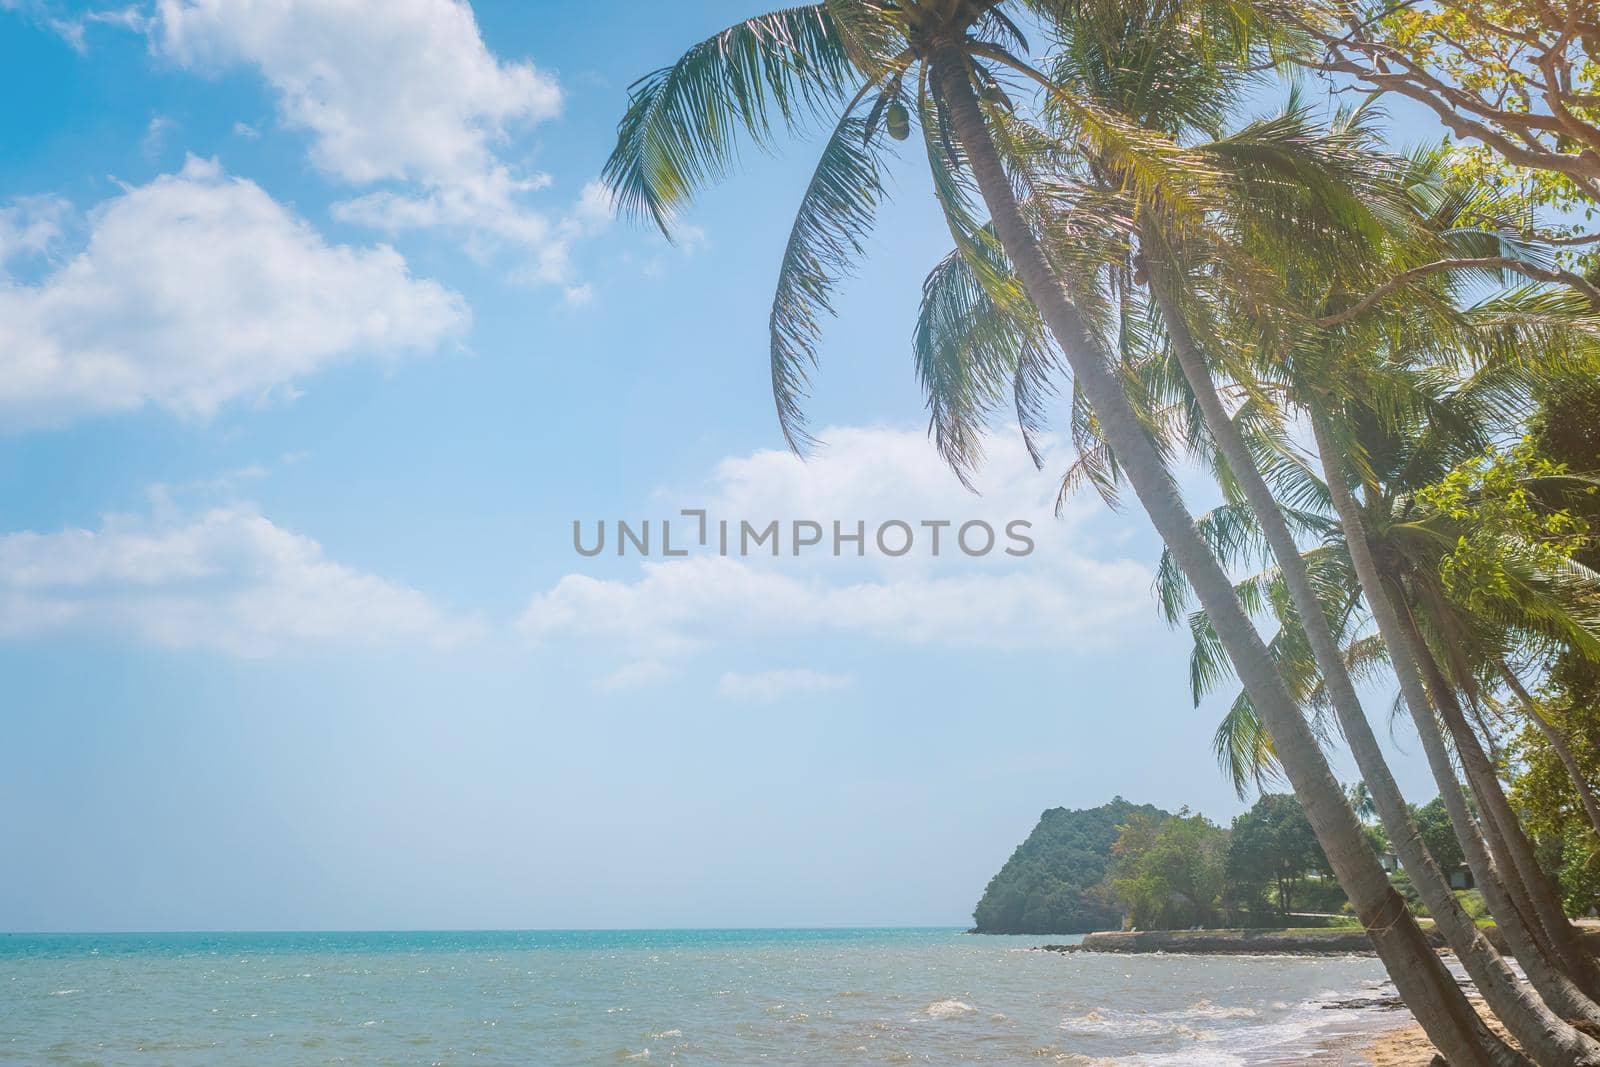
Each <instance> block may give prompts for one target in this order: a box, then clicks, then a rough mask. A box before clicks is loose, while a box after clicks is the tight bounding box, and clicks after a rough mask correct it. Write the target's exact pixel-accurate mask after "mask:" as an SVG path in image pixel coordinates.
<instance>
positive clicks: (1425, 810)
mask: <svg viewBox="0 0 1600 1067" xmlns="http://www.w3.org/2000/svg"><path fill="white" fill-rule="evenodd" d="M1412 814H1413V816H1414V817H1415V818H1416V820H1417V830H1418V832H1420V833H1421V834H1422V843H1423V844H1424V845H1427V846H1428V851H1429V852H1430V853H1432V854H1433V858H1434V860H1435V862H1437V863H1438V864H1439V868H1440V869H1441V870H1443V871H1444V872H1445V873H1446V874H1448V873H1449V872H1450V871H1453V870H1455V869H1456V868H1457V867H1459V866H1461V864H1462V863H1463V862H1464V857H1463V855H1462V853H1461V842H1460V841H1458V840H1456V832H1455V828H1454V827H1452V826H1451V825H1450V813H1449V811H1447V810H1446V809H1445V806H1444V800H1443V798H1441V797H1434V798H1433V799H1432V800H1430V801H1429V802H1428V803H1426V804H1424V805H1423V806H1422V807H1420V808H1413V809H1412Z"/></svg>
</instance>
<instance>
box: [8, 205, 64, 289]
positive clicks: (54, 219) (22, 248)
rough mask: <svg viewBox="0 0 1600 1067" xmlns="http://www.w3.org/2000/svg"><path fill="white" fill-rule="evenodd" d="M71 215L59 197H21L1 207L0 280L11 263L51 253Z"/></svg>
mask: <svg viewBox="0 0 1600 1067" xmlns="http://www.w3.org/2000/svg"><path fill="white" fill-rule="evenodd" d="M71 214H72V205H71V204H70V203H68V202H67V201H66V200H64V199H62V198H61V197H58V196H23V197H18V198H17V199H15V200H13V201H12V202H11V203H10V204H8V205H6V206H4V207H0V281H3V280H4V278H5V271H6V264H8V263H9V262H11V261H12V260H14V259H21V258H25V257H28V256H37V255H41V254H43V253H45V252H48V251H50V249H51V248H53V247H54V246H55V245H56V244H57V243H58V242H59V241H60V240H61V237H62V232H63V227H64V226H65V224H66V221H67V219H68V218H69V217H70V216H71Z"/></svg>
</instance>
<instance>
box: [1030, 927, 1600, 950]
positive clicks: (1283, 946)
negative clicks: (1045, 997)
mask: <svg viewBox="0 0 1600 1067" xmlns="http://www.w3.org/2000/svg"><path fill="white" fill-rule="evenodd" d="M1483 932H1484V934H1485V935H1487V936H1488V938H1489V940H1490V941H1491V942H1492V943H1493V944H1494V945H1495V947H1496V948H1498V949H1500V951H1502V952H1505V951H1506V949H1505V947H1504V943H1503V942H1502V940H1501V938H1500V932H1499V931H1498V930H1496V929H1495V928H1494V927H1492V926H1491V927H1486V928H1484V931H1483ZM1425 933H1426V934H1427V937H1428V940H1429V941H1430V942H1431V943H1432V944H1433V945H1434V947H1436V948H1439V949H1444V948H1446V945H1445V941H1444V937H1443V935H1441V934H1440V933H1439V931H1437V930H1435V929H1432V928H1431V927H1430V928H1428V929H1426V930H1425ZM1583 939H1584V943H1585V944H1586V945H1588V946H1589V949H1590V951H1593V952H1596V953H1597V954H1600V931H1597V930H1595V929H1593V928H1590V929H1585V930H1584V931H1583ZM1044 947H1045V948H1046V949H1047V950H1050V951H1056V952H1120V953H1147V952H1173V953H1188V954H1193V955H1224V956H1250V955H1272V956H1343V955H1349V954H1350V953H1370V952H1372V942H1370V941H1368V940H1367V935H1366V934H1364V933H1363V932H1361V931H1360V930H1294V931H1289V930H1132V931H1121V930H1117V931H1104V932H1101V933H1095V934H1085V935H1084V938H1083V942H1082V944H1079V945H1045V946H1044Z"/></svg>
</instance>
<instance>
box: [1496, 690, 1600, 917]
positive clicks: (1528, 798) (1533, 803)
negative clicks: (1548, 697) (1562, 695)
mask: <svg viewBox="0 0 1600 1067" xmlns="http://www.w3.org/2000/svg"><path fill="white" fill-rule="evenodd" d="M1544 714H1545V717H1546V718H1547V719H1548V720H1549V721H1550V724H1551V725H1552V726H1553V727H1554V728H1555V729H1556V730H1558V731H1560V732H1561V734H1562V735H1563V736H1565V737H1566V738H1568V739H1569V746H1570V747H1571V749H1572V754H1573V756H1574V757H1575V758H1576V759H1577V760H1578V763H1579V765H1580V767H1581V768H1582V769H1583V771H1584V773H1585V774H1586V775H1587V777H1588V778H1589V780H1590V781H1594V780H1597V779H1600V708H1596V707H1595V705H1593V704H1584V705H1580V706H1578V707H1577V708H1563V707H1560V706H1555V705H1546V706H1545V708H1544ZM1508 747H1509V756H1510V758H1511V761H1512V766H1513V767H1514V768H1515V772H1514V774H1513V775H1512V779H1511V792H1510V799H1511V802H1512V804H1513V805H1515V807H1516V809H1517V812H1518V814H1519V815H1520V816H1521V817H1522V820H1523V824H1524V825H1525V826H1526V827H1527V829H1528V834H1529V836H1530V837H1532V838H1533V840H1534V842H1535V845H1536V846H1537V850H1538V853H1539V860H1540V863H1541V864H1542V865H1543V866H1545V867H1546V868H1547V869H1548V870H1550V871H1551V872H1552V873H1553V874H1554V875H1555V876H1556V881H1557V883H1558V886H1559V888H1560V892H1561V896H1562V901H1563V904H1564V905H1565V907H1566V909H1567V912H1568V913H1569V914H1572V915H1583V914H1587V913H1588V912H1589V911H1591V910H1593V909H1596V908H1600V839H1596V837H1595V834H1594V831H1593V829H1592V828H1591V826H1590V824H1589V820H1588V817H1587V815H1586V814H1585V812H1584V810H1583V807H1582V805H1581V804H1580V802H1579V800H1578V796H1577V790H1576V789H1575V788H1574V786H1573V783H1572V778H1571V776H1570V775H1568V773H1567V770H1566V768H1565V767H1563V766H1562V764H1561V760H1560V759H1559V758H1558V757H1557V756H1556V753H1555V750H1554V749H1553V748H1552V747H1551V745H1550V743H1549V742H1548V741H1547V740H1546V739H1545V737H1544V735H1543V734H1542V733H1541V732H1540V731H1539V730H1538V729H1537V728H1536V727H1534V726H1532V725H1531V724H1530V725H1528V726H1526V727H1524V728H1523V729H1522V730H1521V732H1519V733H1518V734H1517V735H1516V736H1515V737H1514V738H1513V739H1512V741H1511V744H1510V745H1509V746H1508Z"/></svg>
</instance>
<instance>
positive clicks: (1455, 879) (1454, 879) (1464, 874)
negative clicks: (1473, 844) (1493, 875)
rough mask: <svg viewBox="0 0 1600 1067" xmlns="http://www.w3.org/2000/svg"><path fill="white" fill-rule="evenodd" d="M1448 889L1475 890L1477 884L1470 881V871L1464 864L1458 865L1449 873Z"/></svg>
mask: <svg viewBox="0 0 1600 1067" xmlns="http://www.w3.org/2000/svg"><path fill="white" fill-rule="evenodd" d="M1450 888H1451V889H1476V888H1478V883H1477V882H1475V881H1473V880H1472V871H1471V870H1469V869H1468V867H1467V865H1466V864H1465V863H1463V864H1461V865H1459V866H1458V867H1456V869H1455V870H1453V871H1451V872H1450Z"/></svg>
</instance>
